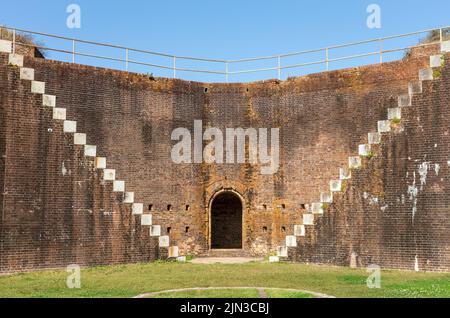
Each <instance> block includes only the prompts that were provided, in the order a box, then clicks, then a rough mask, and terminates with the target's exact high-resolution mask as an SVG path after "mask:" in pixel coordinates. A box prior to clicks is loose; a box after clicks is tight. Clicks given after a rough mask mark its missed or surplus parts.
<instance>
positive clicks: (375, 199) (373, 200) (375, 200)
mask: <svg viewBox="0 0 450 318" xmlns="http://www.w3.org/2000/svg"><path fill="white" fill-rule="evenodd" d="M363 198H364V199H365V200H368V201H369V205H373V204H378V197H376V196H374V195H372V194H370V193H368V192H364V193H363Z"/></svg>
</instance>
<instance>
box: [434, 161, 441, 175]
mask: <svg viewBox="0 0 450 318" xmlns="http://www.w3.org/2000/svg"><path fill="white" fill-rule="evenodd" d="M440 170H441V165H440V164H438V163H436V164H434V172H436V175H437V176H438V175H439V171H440Z"/></svg>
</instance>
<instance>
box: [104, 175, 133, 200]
mask: <svg viewBox="0 0 450 318" xmlns="http://www.w3.org/2000/svg"><path fill="white" fill-rule="evenodd" d="M103 180H105V181H114V180H116V170H114V169H103ZM135 204H137V203H135Z"/></svg>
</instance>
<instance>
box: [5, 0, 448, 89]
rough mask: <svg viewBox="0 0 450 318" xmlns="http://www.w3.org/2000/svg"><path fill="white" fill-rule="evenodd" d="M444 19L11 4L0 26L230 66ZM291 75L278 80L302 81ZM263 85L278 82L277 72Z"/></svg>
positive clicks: (201, 1) (325, 10)
mask: <svg viewBox="0 0 450 318" xmlns="http://www.w3.org/2000/svg"><path fill="white" fill-rule="evenodd" d="M72 3H75V4H78V5H80V7H81V28H80V29H69V28H67V26H66V19H67V16H68V15H69V14H68V13H66V8H67V6H68V5H69V4H72ZM372 3H375V4H378V5H379V6H380V7H381V23H382V25H381V29H369V28H368V27H367V25H366V19H367V17H368V15H369V14H368V13H367V12H366V8H367V6H368V5H369V4H372ZM449 12H450V1H448V0H429V1H424V0H370V1H361V0H345V1H344V0H342V1H336V0H335V1H331V0H328V1H324V0H322V1H318V0H317V1H293V0H277V1H263V0H221V1H219V0H208V1H206V0H191V1H186V0H179V1H167V0H166V1H143V0H141V1H137V0H135V1H133V0H129V1H103V0H96V1H92V0H90V1H88V0H72V1H64V0H55V1H50V0H47V1H42V0H41V1H38V0H26V1H24V0H15V1H3V3H2V5H1V12H0V24H3V25H8V26H15V27H18V28H25V29H31V30H36V31H41V32H47V33H53V34H58V35H64V36H68V37H76V38H82V39H87V40H92V41H101V42H108V43H114V44H120V45H124V46H129V47H136V48H142V49H148V50H153V51H162V52H168V53H173V54H176V55H190V56H199V57H209V58H223V59H235V58H245V57H253V56H264V55H273V54H279V53H287V52H291V51H300V50H305V49H312V48H318V47H323V46H328V45H333V44H340V43H345V42H352V41H359V40H364V39H370V38H376V37H380V36H388V35H394V34H400V33H405V32H411V31H416V30H420V29H427V28H434V27H438V26H445V25H450V15H449ZM44 41H45V43H46V44H49V43H51V44H53V42H52V41H51V40H44ZM102 53H103V52H102ZM105 53H107V52H105ZM343 53H347V52H343ZM350 53H353V52H350ZM114 54H118V53H117V52H115V53H114ZM136 58H137V57H136ZM80 62H81V61H80ZM83 62H84V61H83ZM156 62H159V61H156ZM288 62H289V61H286V63H288ZM368 62H370V61H368ZM180 63H181V62H180ZM271 63H272V64H271V66H274V64H273V63H275V62H274V61H272V62H271ZM94 64H95V63H94ZM266 65H268V64H263V65H261V66H266ZM106 66H108V65H106ZM186 66H188V65H186ZM252 66H253V65H252ZM255 66H257V67H258V66H260V65H255ZM339 66H340V65H336V67H339ZM243 68H246V66H243ZM150 71H151V72H154V73H155V75H165V76H170V74H169V73H170V72H169V73H167V72H159V71H158V70H150ZM311 71H314V70H311ZM289 72H290V73H289ZM289 72H286V73H285V74H284V76H285V75H297V74H300V73H301V72H300V71H293V70H291V71H289ZM296 72H297V73H296ZM288 73H289V74H288ZM180 75H181V74H180ZM183 76H184V74H183ZM205 76H207V75H203V77H205ZM258 76H259V75H258ZM258 76H257V75H252V76H249V77H242V78H239V77H237V78H236V80H241V79H242V80H247V79H256V78H258ZM184 77H188V78H193V79H202V78H201V76H200V77H199V76H197V75H194V76H191V77H189V76H184ZM261 77H262V78H267V77H276V72H272V73H269V74H261ZM206 79H209V78H206ZM215 79H217V78H214V77H211V80H215ZM217 80H220V79H217Z"/></svg>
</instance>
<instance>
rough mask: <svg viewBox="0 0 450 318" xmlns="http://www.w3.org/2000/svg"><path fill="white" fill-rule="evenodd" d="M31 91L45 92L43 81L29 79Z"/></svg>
mask: <svg viewBox="0 0 450 318" xmlns="http://www.w3.org/2000/svg"><path fill="white" fill-rule="evenodd" d="M31 92H32V93H34V94H45V82H39V81H31Z"/></svg>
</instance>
